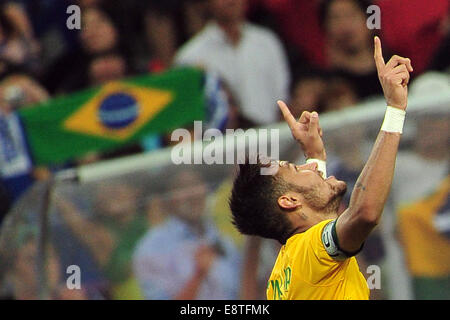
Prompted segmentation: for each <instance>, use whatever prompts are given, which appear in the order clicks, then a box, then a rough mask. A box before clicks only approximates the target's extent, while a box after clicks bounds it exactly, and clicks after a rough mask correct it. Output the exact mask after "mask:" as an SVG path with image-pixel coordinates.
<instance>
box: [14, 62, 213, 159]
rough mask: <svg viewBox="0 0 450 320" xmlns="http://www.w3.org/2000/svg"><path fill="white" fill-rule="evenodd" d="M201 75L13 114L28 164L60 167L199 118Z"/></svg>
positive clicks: (174, 75) (156, 78)
mask: <svg viewBox="0 0 450 320" xmlns="http://www.w3.org/2000/svg"><path fill="white" fill-rule="evenodd" d="M203 78H204V75H203V72H201V71H199V70H197V69H193V68H180V69H173V70H170V71H167V72H165V73H161V74H157V75H144V76H138V77H134V78H130V79H126V80H120V81H117V82H110V83H107V84H105V85H103V86H101V87H96V88H91V89H88V90H84V91H81V92H78V93H75V94H71V95H67V96H63V97H59V98H55V99H52V100H49V101H46V102H45V103H42V104H39V105H37V106H33V107H31V108H26V109H22V110H20V111H19V116H20V119H21V121H22V124H23V126H24V131H25V134H26V137H27V141H28V144H29V146H30V149H31V155H32V158H33V160H34V163H35V164H37V165H47V164H60V163H63V162H65V161H67V160H70V159H74V158H78V157H80V156H82V155H84V154H86V153H88V152H91V151H107V150H112V149H115V148H118V147H121V146H123V145H125V144H128V143H131V142H135V141H137V140H139V139H141V138H142V137H143V136H145V135H148V134H151V133H154V134H163V133H168V132H171V131H172V130H174V129H176V128H180V127H183V126H184V125H186V124H188V123H190V122H192V121H193V120H203V119H204V117H205V98H204V90H203V89H204V88H203V87H204V81H203Z"/></svg>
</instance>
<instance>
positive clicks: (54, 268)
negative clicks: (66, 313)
mask: <svg viewBox="0 0 450 320" xmlns="http://www.w3.org/2000/svg"><path fill="white" fill-rule="evenodd" d="M37 232H38V231H37V228H34V227H31V226H22V227H21V229H19V232H18V235H17V238H16V243H15V244H14V245H13V246H14V248H13V250H12V252H14V253H11V254H12V255H11V254H10V255H9V256H8V255H7V256H8V259H11V260H10V261H9V262H10V263H11V264H9V265H8V266H7V273H6V279H5V280H6V282H8V283H9V284H10V286H11V289H12V298H13V299H16V300H36V299H41V298H43V297H42V296H41V295H40V294H41V293H42V292H41V291H40V287H39V284H40V283H39V276H38V274H37V269H36V265H37V263H38V262H37V261H38V241H37ZM47 252H48V257H47V263H46V268H45V271H46V282H45V283H43V285H44V286H45V288H46V289H47V290H46V291H45V293H46V294H47V295H48V298H50V299H75V300H85V299H88V298H89V297H88V294H87V292H86V291H85V289H84V288H80V289H79V290H69V289H68V288H67V284H66V281H65V280H66V279H64V277H63V274H65V270H64V269H63V268H61V264H60V261H59V259H58V256H57V254H56V252H55V250H54V248H53V247H52V246H51V245H50V246H49V247H48V248H47ZM3 258H4V257H3ZM44 298H45V297H44Z"/></svg>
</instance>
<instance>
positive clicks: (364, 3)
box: [319, 0, 372, 29]
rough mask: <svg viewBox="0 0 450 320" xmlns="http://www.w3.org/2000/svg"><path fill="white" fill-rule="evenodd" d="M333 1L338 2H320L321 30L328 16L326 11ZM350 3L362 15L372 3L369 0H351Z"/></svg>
mask: <svg viewBox="0 0 450 320" xmlns="http://www.w3.org/2000/svg"><path fill="white" fill-rule="evenodd" d="M334 1H338V0H322V1H320V5H319V24H320V26H321V27H322V29H323V28H324V27H325V20H326V18H327V15H328V10H329V8H330V6H331V4H332V3H333V2H334ZM352 1H353V2H354V3H355V4H356V5H357V6H358V7H359V8H360V9H361V11H362V12H363V13H364V14H365V13H366V10H367V7H369V6H370V5H372V1H370V0H352Z"/></svg>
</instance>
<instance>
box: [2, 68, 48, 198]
mask: <svg viewBox="0 0 450 320" xmlns="http://www.w3.org/2000/svg"><path fill="white" fill-rule="evenodd" d="M47 99H48V93H47V92H46V90H45V89H44V88H43V87H42V86H41V85H40V84H39V83H38V82H37V81H35V80H34V79H33V78H31V77H29V76H26V75H24V74H11V75H9V76H8V77H6V78H5V79H4V80H3V81H1V82H0V181H1V183H2V184H3V185H4V187H5V189H6V191H7V193H8V195H9V198H10V200H11V201H12V202H14V201H16V200H17V199H18V198H19V197H20V196H21V195H22V193H23V192H24V191H25V190H27V188H28V187H29V186H31V184H32V183H33V181H34V178H36V177H37V173H38V171H39V170H36V168H34V167H33V164H32V159H31V157H30V154H29V150H28V145H27V143H26V139H25V135H24V133H23V131H22V127H21V124H20V120H19V117H18V116H17V114H16V113H15V112H14V111H15V110H17V109H19V108H25V107H28V106H32V105H33V104H36V103H38V102H43V101H45V100H47Z"/></svg>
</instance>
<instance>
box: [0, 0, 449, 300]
mask: <svg viewBox="0 0 450 320" xmlns="http://www.w3.org/2000/svg"><path fill="white" fill-rule="evenodd" d="M247 2H248V3H247V4H248V5H247V7H245V8H244V7H241V5H240V4H242V3H243V1H240V0H171V1H150V0H146V1H114V2H113V1H101V0H84V1H77V2H73V1H72V2H71V1H62V0H41V1H33V2H31V1H25V0H23V1H20V0H17V1H14V0H12V1H2V2H1V9H0V10H1V11H0V148H1V150H0V215H1V217H2V220H1V231H0V255H1V258H0V296H1V297H2V298H3V299H264V292H265V287H266V281H267V279H268V275H269V272H270V270H271V268H272V266H273V263H274V259H275V257H276V254H277V250H278V248H279V247H278V245H277V244H276V243H274V242H272V241H268V240H261V239H257V238H251V237H244V236H241V235H239V234H237V232H236V231H235V230H234V229H233V227H232V225H231V223H230V218H229V214H230V213H229V209H228V205H227V197H228V194H229V191H230V188H231V181H232V177H233V172H234V171H233V170H234V167H233V166H232V165H205V164H203V165H178V166H176V165H174V164H173V161H172V159H171V151H172V149H171V148H173V144H174V142H173V141H170V133H171V132H172V131H173V130H174V129H176V128H187V129H189V130H191V129H192V128H193V124H192V122H193V121H194V120H202V121H203V125H204V128H205V129H206V128H216V129H218V130H220V131H222V132H224V131H225V130H226V129H237V128H243V129H247V128H255V127H263V128H275V129H279V130H280V145H279V149H280V153H281V154H280V156H281V158H282V159H287V160H291V161H298V162H301V161H304V159H303V156H302V153H301V151H300V150H298V147H297V146H296V144H295V143H294V142H293V141H292V138H291V136H290V132H289V130H288V128H287V126H286V125H284V124H283V123H282V122H281V118H280V116H279V115H278V114H275V113H273V112H271V110H272V109H274V110H276V106H275V101H276V100H277V99H279V98H283V99H286V100H287V101H289V102H290V103H289V105H290V106H291V108H292V111H293V112H294V113H295V114H296V115H299V114H300V113H301V112H302V111H303V110H316V111H318V112H320V114H321V125H322V127H323V129H324V136H325V145H326V148H327V153H328V170H329V174H330V175H331V174H334V175H335V176H336V177H337V178H339V179H342V180H345V181H347V183H348V185H349V190H351V187H352V185H353V184H354V182H355V180H356V178H357V176H358V173H359V172H360V170H361V168H362V166H363V165H364V163H365V161H366V159H367V157H368V152H369V151H370V148H371V146H372V143H373V141H374V139H375V136H376V133H377V131H378V130H379V127H380V125H381V120H382V117H383V113H384V108H383V106H384V100H383V97H382V92H381V87H380V85H379V84H378V79H377V76H376V73H375V67H374V65H373V61H372V45H371V43H372V38H373V35H375V34H377V35H379V36H380V37H381V40H382V43H383V50H384V52H385V55H386V56H385V58H388V57H389V54H391V53H396V54H399V55H402V56H406V57H410V58H411V60H412V61H413V66H414V69H415V71H414V73H413V78H412V81H411V84H410V97H409V107H408V117H407V122H406V125H405V133H404V137H403V139H402V143H401V148H400V151H399V155H398V160H397V168H396V175H395V178H394V184H393V186H392V191H391V195H390V198H389V202H388V204H387V206H386V208H385V212H384V215H383V219H382V223H381V224H380V225H379V226H378V227H377V229H376V231H375V232H374V233H373V235H371V237H370V238H369V239H368V240H367V242H366V244H365V249H364V251H363V252H362V253H361V254H360V255H358V260H359V262H360V265H361V271H362V273H363V274H364V275H365V276H366V277H367V278H370V276H371V275H372V274H370V273H368V272H367V270H372V269H368V266H370V265H376V266H378V267H379V268H380V271H381V273H380V278H379V279H380V283H379V289H378V288H375V289H373V290H371V298H373V299H449V298H450V240H449V234H450V223H449V221H450V220H449V214H450V213H449V209H450V207H449V203H450V202H449V187H450V186H449V176H448V175H449V132H450V130H449V110H450V108H449V106H450V90H449V84H450V79H449V71H450V70H449V68H450V63H449V57H450V54H449V44H450V42H449V35H450V19H449V4H448V1H445V0H443V1H440V0H435V1H434V2H433V6H430V5H429V3H428V2H427V1H425V0H414V1H413V0H410V1H407V5H406V4H405V3H406V1H402V0H398V1H387V0H384V1H383V0H381V1H375V2H373V3H374V4H376V5H378V6H379V7H380V9H381V29H379V30H369V29H368V28H367V26H366V19H367V18H368V16H369V15H367V14H366V12H365V9H366V8H367V6H368V5H370V4H371V3H370V2H366V1H359V2H356V1H352V0H334V1H319V0H318V1H303V0H248V1H247ZM72 4H77V5H78V6H79V7H80V8H81V30H69V29H68V28H67V24H66V22H67V19H68V17H69V16H70V14H68V13H67V12H66V9H67V8H68V7H69V6H70V5H72ZM214 8H215V9H214ZM224 8H227V10H224ZM243 8H244V9H245V15H244V18H245V21H246V22H245V23H251V25H248V24H247V25H246V26H247V27H246V29H245V32H246V33H245V37H244V36H242V38H240V39H239V37H238V40H237V42H236V43H237V44H235V45H234V47H233V45H231V44H230V43H228V42H227V41H224V40H223V38H221V37H222V35H221V34H220V27H218V25H217V24H214V22H212V21H214V18H215V19H218V20H220V19H222V20H220V21H222V22H223V21H227V19H226V18H227V15H229V16H228V17H233V15H235V14H236V13H239V11H240V10H243ZM228 21H229V25H227V27H228V28H229V30H234V29H233V23H236V21H235V20H233V19H229V20H228ZM230 21H231V22H230ZM255 26H258V27H255ZM231 34H232V33H231ZM208 41H209V42H208ZM230 41H231V40H230ZM258 41H259V42H258ZM205 44H206V45H205ZM269 44H270V45H269ZM202 45H203V46H202ZM213 45H214V46H213ZM265 46H267V47H265ZM217 48H222V49H223V50H218V49H217ZM224 57H225V59H231V60H221V59H223V58H224ZM229 61H234V62H235V63H234V64H233V63H231V64H229ZM274 61H276V63H274ZM255 66H257V67H258V72H256V71H255ZM261 75H266V76H261ZM261 88H269V89H270V90H269V89H268V90H265V91H264V92H262V91H261ZM272 89H273V90H272ZM258 90H259V91H258ZM255 96H257V97H258V98H261V99H263V101H262V102H261V101H260V100H258V99H253V97H255ZM193 138H198V137H194V136H193ZM195 143H196V144H197V145H198V144H200V143H202V142H201V141H197V142H195ZM346 203H348V199H344V202H343V204H342V209H344V208H345V205H346ZM70 266H76V267H78V268H79V271H80V275H81V278H80V280H81V283H80V286H81V289H75V290H72V289H70V288H69V287H68V283H72V284H73V283H76V281H75V282H73V278H71V276H72V274H73V269H71V268H69V267H70ZM68 268H69V269H68Z"/></svg>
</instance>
